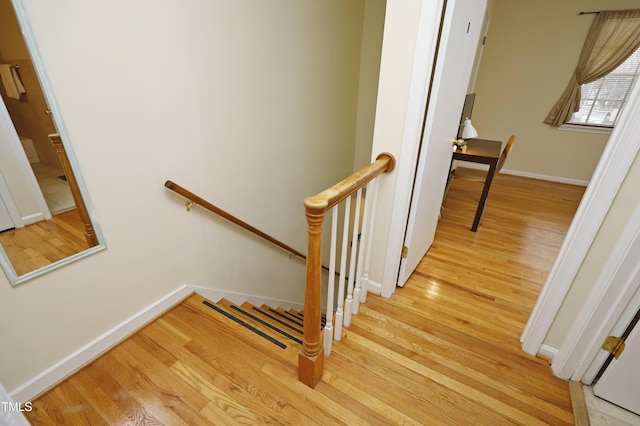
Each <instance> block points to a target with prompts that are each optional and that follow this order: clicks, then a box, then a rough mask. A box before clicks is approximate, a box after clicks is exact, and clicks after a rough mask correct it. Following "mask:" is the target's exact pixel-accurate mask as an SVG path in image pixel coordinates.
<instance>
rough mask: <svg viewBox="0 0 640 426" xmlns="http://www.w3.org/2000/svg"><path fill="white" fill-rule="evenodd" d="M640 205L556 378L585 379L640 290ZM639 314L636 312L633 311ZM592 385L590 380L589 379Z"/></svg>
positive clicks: (558, 362) (569, 340) (565, 347)
mask: <svg viewBox="0 0 640 426" xmlns="http://www.w3.org/2000/svg"><path fill="white" fill-rule="evenodd" d="M637 259H640V206H638V207H637V208H636V210H635V212H634V214H633V216H632V218H631V220H630V222H629V224H628V225H627V227H626V229H625V231H624V233H623V234H622V238H621V239H620V240H619V241H618V244H617V245H616V247H615V249H614V250H613V251H612V252H611V256H609V259H608V260H607V263H606V265H605V267H604V268H603V269H602V272H601V274H600V276H599V277H598V280H597V281H596V283H595V285H594V287H593V289H592V290H591V292H590V293H589V296H588V298H587V301H586V302H585V304H584V305H583V307H582V309H581V310H580V313H579V314H578V316H577V317H576V319H575V321H574V323H573V325H572V327H571V329H570V330H569V333H568V335H567V337H566V338H565V340H564V342H563V344H562V346H560V350H559V352H558V357H557V358H556V359H555V360H554V362H553V364H551V368H552V370H553V372H554V373H555V375H556V376H558V377H559V378H561V379H570V380H573V381H581V380H583V376H584V374H585V371H586V370H587V368H588V367H589V365H590V364H591V363H592V361H593V360H594V359H595V357H596V356H597V355H598V353H599V352H600V346H601V345H602V342H604V340H605V339H606V337H607V336H608V335H609V333H610V331H611V330H612V329H613V327H614V325H615V324H616V322H617V321H618V319H619V318H620V316H621V315H622V312H624V310H625V308H626V307H627V305H628V304H629V300H630V299H631V296H632V295H633V294H635V293H636V292H637V290H638V288H639V287H640V264H639V263H638V261H637ZM632 310H633V311H634V313H635V310H636V309H632ZM588 381H589V382H590V380H588Z"/></svg>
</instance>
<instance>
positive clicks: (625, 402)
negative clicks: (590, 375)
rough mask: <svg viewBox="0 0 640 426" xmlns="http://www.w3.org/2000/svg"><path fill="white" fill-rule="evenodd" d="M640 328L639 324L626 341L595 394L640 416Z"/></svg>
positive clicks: (599, 381) (596, 388)
mask: <svg viewBox="0 0 640 426" xmlns="http://www.w3.org/2000/svg"><path fill="white" fill-rule="evenodd" d="M638 360H640V326H638V325H637V324H636V325H635V327H633V330H631V333H630V334H629V336H628V337H627V338H626V340H625V348H624V351H623V352H622V354H621V355H620V357H619V358H618V359H613V361H611V364H609V366H608V367H607V369H606V370H605V371H604V373H603V374H602V377H600V379H599V380H598V383H596V384H595V386H594V387H593V393H594V394H595V395H596V396H598V397H600V398H602V399H606V400H607V401H609V402H612V403H614V404H616V405H618V406H620V407H622V408H625V409H627V410H629V411H632V412H634V413H636V414H638V415H640V368H639V367H638Z"/></svg>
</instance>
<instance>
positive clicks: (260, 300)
mask: <svg viewBox="0 0 640 426" xmlns="http://www.w3.org/2000/svg"><path fill="white" fill-rule="evenodd" d="M189 287H190V288H191V289H192V290H193V291H194V292H196V293H198V294H199V295H200V296H202V297H206V298H207V299H209V300H211V301H214V302H217V301H218V300H220V299H222V298H225V299H228V300H230V301H231V302H233V303H235V304H236V305H240V304H242V303H244V302H249V303H251V304H252V305H255V306H261V305H268V306H272V307H278V308H282V309H295V310H296V311H301V310H302V309H303V308H304V305H303V304H302V303H297V302H291V301H287V300H280V299H271V298H268V297H259V296H252V295H249V294H242V293H234V292H230V291H221V290H215V289H212V288H206V287H197V286H189Z"/></svg>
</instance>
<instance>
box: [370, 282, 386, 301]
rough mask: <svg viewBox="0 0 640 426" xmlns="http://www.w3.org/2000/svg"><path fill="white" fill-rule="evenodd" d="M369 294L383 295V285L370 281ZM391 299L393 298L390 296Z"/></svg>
mask: <svg viewBox="0 0 640 426" xmlns="http://www.w3.org/2000/svg"><path fill="white" fill-rule="evenodd" d="M367 292H368V293H373V294H377V295H381V294H382V284H380V283H377V282H375V281H371V280H369V282H368V283H367ZM385 297H386V296H385ZM389 297H391V296H389Z"/></svg>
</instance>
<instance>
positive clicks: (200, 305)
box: [185, 295, 299, 362]
mask: <svg viewBox="0 0 640 426" xmlns="http://www.w3.org/2000/svg"><path fill="white" fill-rule="evenodd" d="M204 302H206V303H208V304H213V305H215V306H217V307H218V308H219V309H221V310H223V311H225V312H226V313H227V314H229V315H233V316H235V317H236V318H237V319H239V320H241V321H242V322H243V323H246V324H249V325H252V326H254V325H253V324H251V323H250V321H247V320H245V318H241V317H240V315H238V314H235V315H234V314H233V313H231V312H228V311H227V308H226V307H225V306H224V305H225V304H230V303H231V302H229V301H222V303H221V304H216V303H214V302H212V301H210V300H208V299H206V298H204V297H202V296H200V295H194V296H192V297H190V298H189V299H187V300H186V301H185V306H188V307H189V308H192V309H194V310H196V311H197V312H200V313H205V314H206V316H207V317H208V318H210V320H212V321H215V323H216V324H212V327H213V328H215V329H216V331H219V330H222V328H221V327H219V325H218V324H223V325H224V327H225V328H226V329H229V330H231V332H232V333H237V334H238V335H242V336H243V337H244V338H245V340H246V341H247V342H248V343H249V342H250V343H251V344H252V345H255V346H258V347H259V348H260V350H268V351H270V352H272V353H274V354H278V353H281V354H282V356H284V357H286V358H287V359H289V360H290V361H291V362H294V361H295V360H296V359H297V354H298V350H299V345H297V344H295V343H294V342H291V341H286V342H285V341H284V340H285V339H284V337H282V336H280V338H276V337H275V336H273V335H271V334H269V333H267V332H266V330H265V329H267V328H266V327H264V326H263V327H262V329H260V328H258V327H257V326H254V327H255V328H256V329H258V330H259V331H261V332H263V333H264V334H267V335H269V337H271V338H273V339H275V340H278V341H280V342H281V343H283V344H284V346H285V347H284V348H282V347H281V346H277V345H275V344H274V343H272V342H271V341H270V340H267V339H265V338H264V337H262V336H261V335H259V334H256V333H255V332H254V331H252V330H249V329H248V328H247V327H246V326H245V325H241V324H239V323H238V322H237V321H236V320H233V319H231V318H229V317H227V316H225V315H224V314H221V313H220V312H218V311H216V310H214V309H212V308H211V307H210V306H208V305H206V304H205V303H204ZM218 303H220V301H219V302H218ZM273 334H275V333H273ZM213 335H215V333H213Z"/></svg>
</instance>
